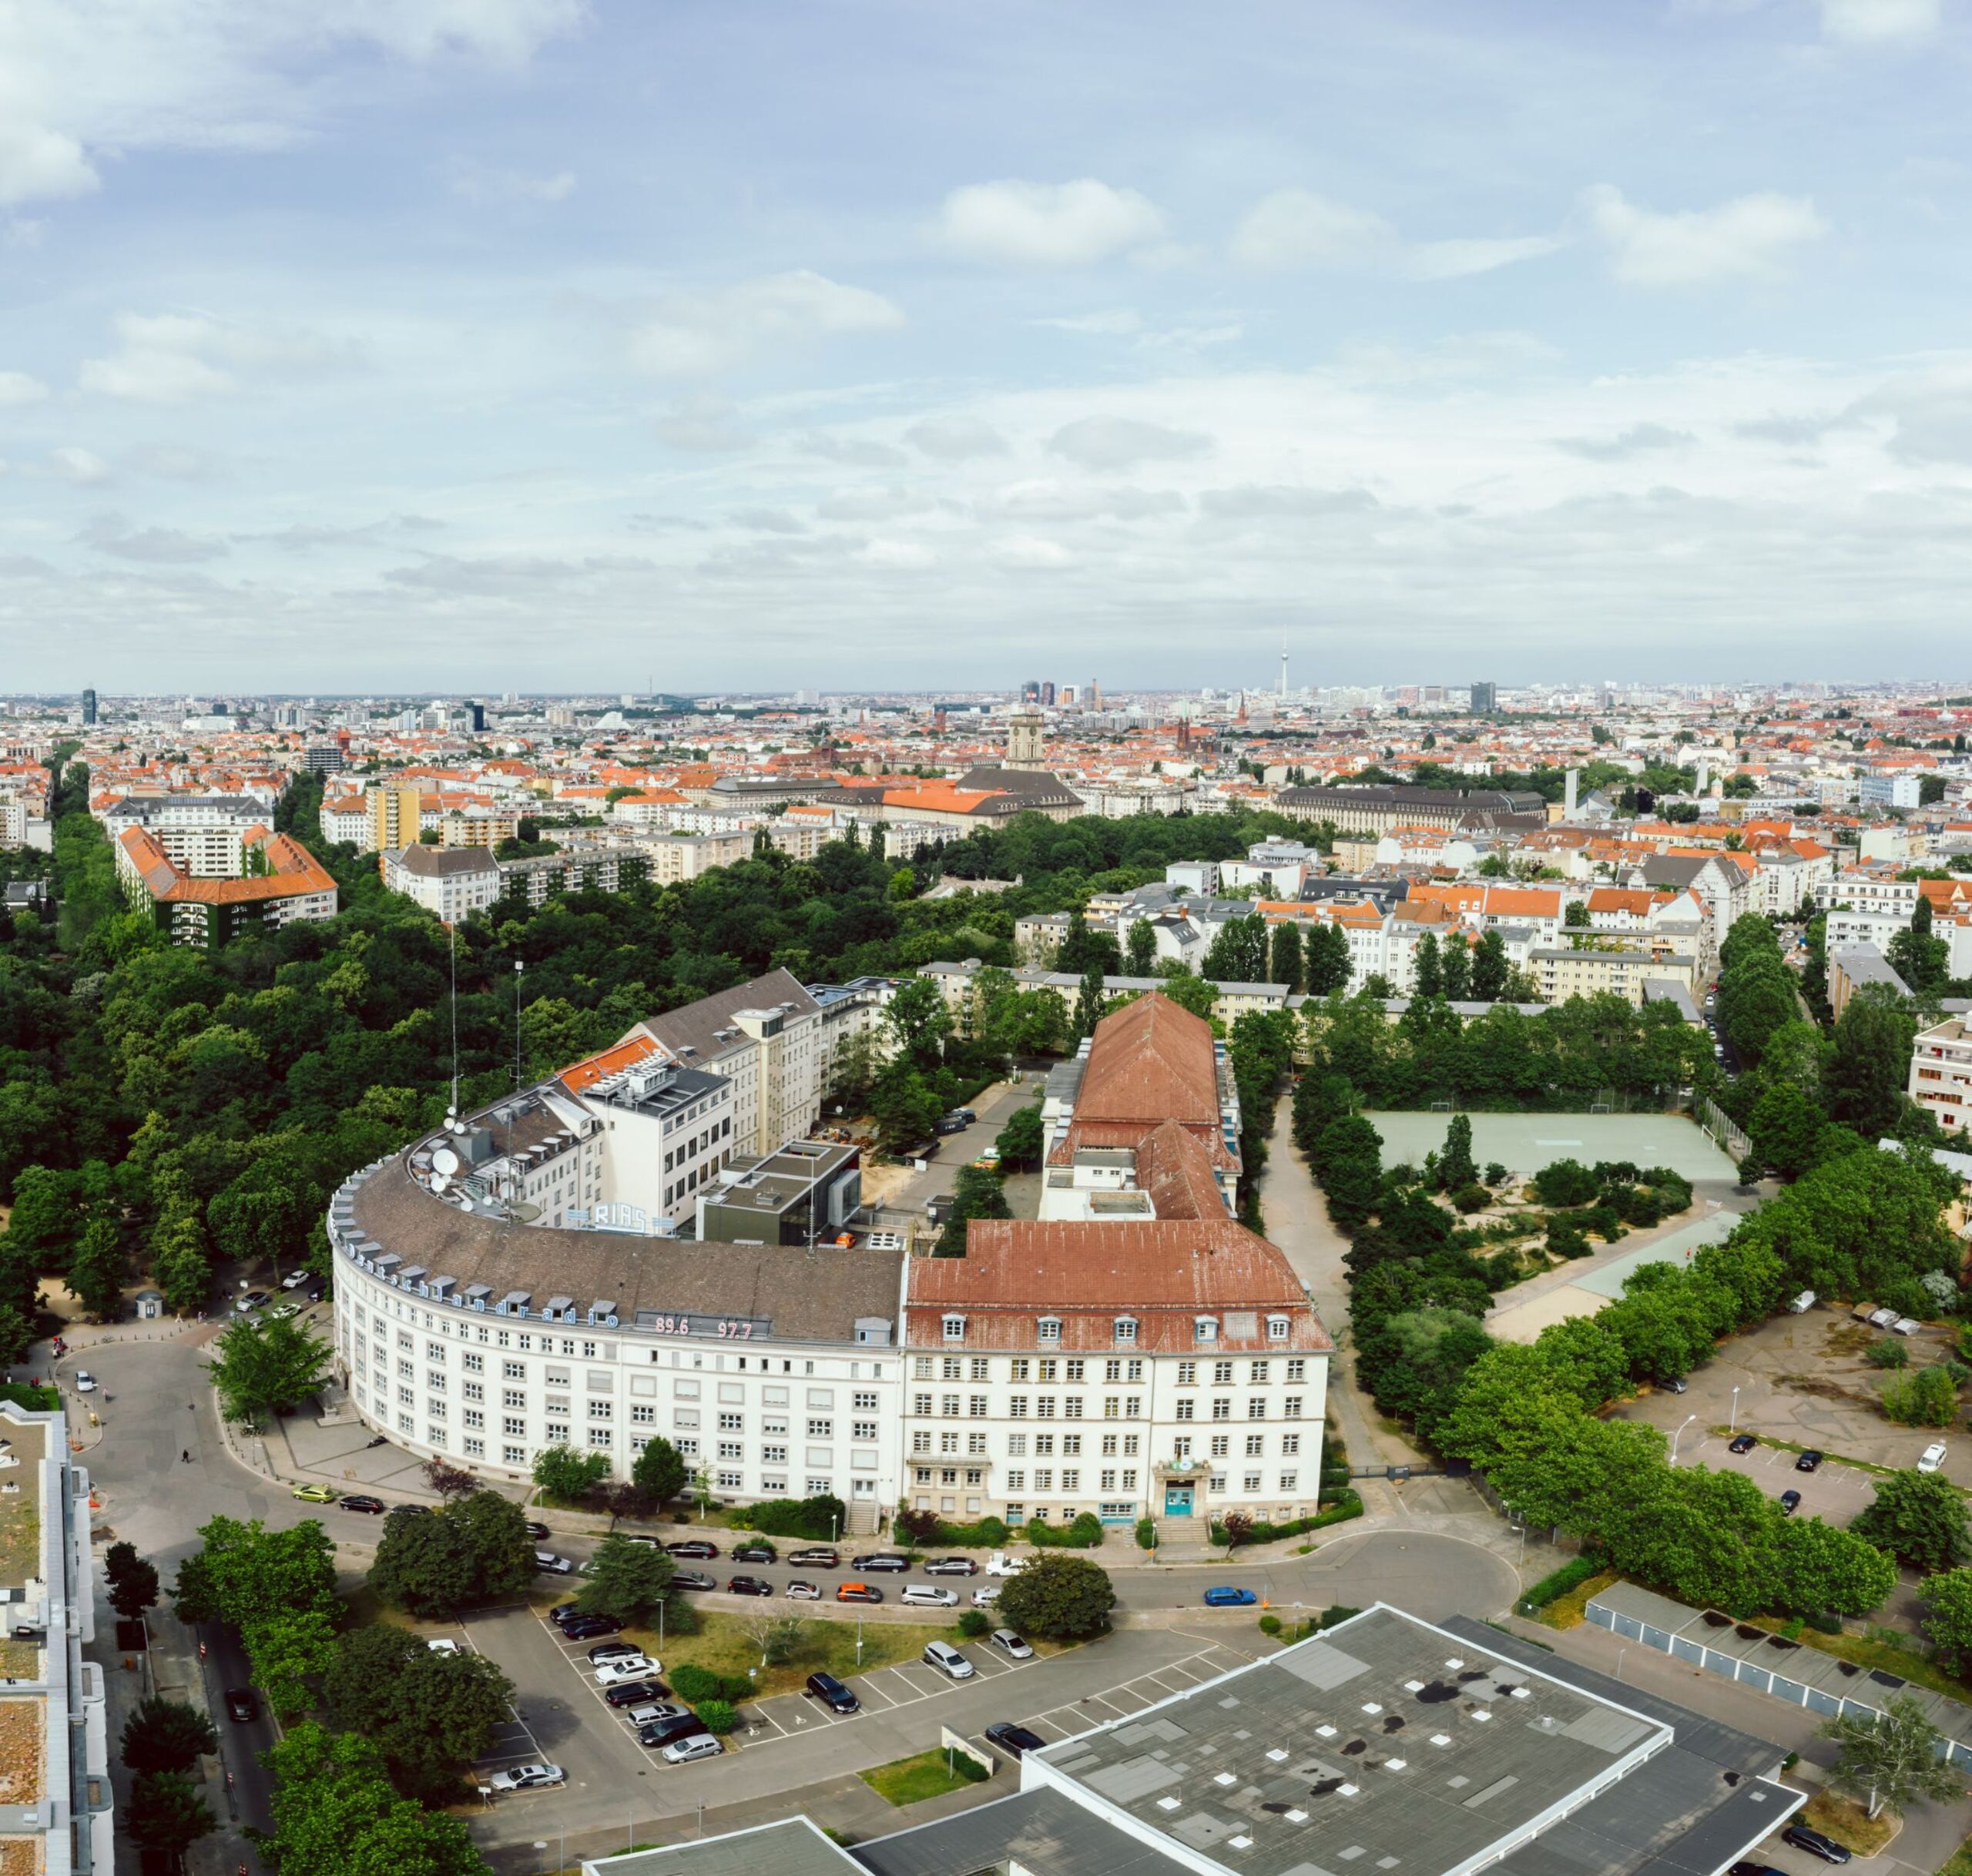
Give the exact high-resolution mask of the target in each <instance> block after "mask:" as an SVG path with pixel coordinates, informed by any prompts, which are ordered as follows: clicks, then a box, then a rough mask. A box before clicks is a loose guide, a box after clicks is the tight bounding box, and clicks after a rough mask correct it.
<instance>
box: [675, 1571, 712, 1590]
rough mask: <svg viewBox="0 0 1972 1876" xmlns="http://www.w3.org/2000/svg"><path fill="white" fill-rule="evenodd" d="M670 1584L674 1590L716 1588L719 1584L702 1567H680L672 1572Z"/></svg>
mask: <svg viewBox="0 0 1972 1876" xmlns="http://www.w3.org/2000/svg"><path fill="white" fill-rule="evenodd" d="M671 1586H672V1589H674V1590H716V1589H717V1588H718V1587H719V1584H718V1583H717V1581H716V1580H715V1579H714V1578H713V1577H710V1576H707V1575H706V1573H705V1572H704V1571H703V1570H702V1569H681V1570H674V1571H672V1575H671Z"/></svg>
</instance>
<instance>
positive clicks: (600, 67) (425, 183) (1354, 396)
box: [0, 0, 1972, 694]
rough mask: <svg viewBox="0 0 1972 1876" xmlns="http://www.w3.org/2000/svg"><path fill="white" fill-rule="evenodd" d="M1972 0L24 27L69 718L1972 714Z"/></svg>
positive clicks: (25, 544)
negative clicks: (370, 710) (1618, 692)
mask: <svg viewBox="0 0 1972 1876" xmlns="http://www.w3.org/2000/svg"><path fill="white" fill-rule="evenodd" d="M1969 55H1972V0H1595V4H1593V5H1583V4H1581V0H1538V3H1536V0H1488V3H1487V4H1484V5H1474V4H1473V0H1365V3H1363V4H1353V3H1343V0H1292V3H1288V0H1279V3H1275V0H1226V4H1222V5H1216V6H1213V7H1210V8H1201V7H1199V6H1198V5H1196V4H1188V5H1179V4H1175V3H1172V0H1084V3H1082V4H1078V5H1061V4H1060V0H1055V3H1054V4H1050V5H1037V4H1029V3H1028V0H993V4H991V5H984V4H981V3H980V0H973V4H971V5H956V4H948V3H947V0H800V4H782V3H775V4H768V3H766V0H0V459H3V460H4V467H0V691H6V692H15V691H32V690H72V689H75V688H79V687H81V686H82V685H85V684H89V685H94V686H96V688H99V689H101V690H102V691H103V692H106V694H114V693H118V692H137V691H151V690H158V689H174V690H184V691H186V692H201V693H210V692H220V693H223V692H228V691H233V692H260V691H285V692H310V691H317V692H338V693H340V692H394V691H400V690H418V689H430V690H432V691H434V692H440V691H442V692H454V693H458V692H475V693H494V694H498V693H499V692H505V691H508V690H519V691H529V690H540V689H550V690H558V691H579V690H585V689H591V688H601V689H605V690H612V691H614V690H623V691H635V692H642V691H643V690H645V689H646V688H649V686H651V685H652V684H653V683H655V684H656V686H657V687H658V688H660V689H668V690H682V691H696V692H706V691H717V690H732V691H772V690H776V689H785V688H791V687H793V686H797V685H799V686H803V687H810V688H819V689H823V690H831V689H842V688H860V687H865V686H867V687H882V688H923V689H936V688H974V687H989V686H1004V685H1011V684H1015V683H1018V682H1021V681H1022V680H1023V679H1026V678H1052V679H1054V680H1055V681H1056V682H1085V681H1086V680H1088V679H1089V678H1096V679H1098V680H1099V681H1100V682H1102V685H1104V687H1105V689H1106V690H1108V691H1110V692H1116V691H1118V690H1125V689H1129V688H1134V687H1139V686H1141V687H1156V688H1162V687H1177V686H1189V685H1217V686H1220V687H1226V686H1236V685H1263V686H1270V685H1272V683H1273V682H1274V680H1275V678H1276V675H1277V672H1278V667H1279V655H1280V652H1281V649H1282V647H1283V644H1285V645H1286V648H1287V650H1288V652H1289V654H1290V658H1291V661H1292V662H1291V667H1290V670H1291V677H1292V681H1293V682H1294V683H1295V684H1296V685H1300V684H1347V685H1353V684H1364V683H1386V684H1397V683H1434V682H1451V683H1462V682H1469V681H1470V680H1471V679H1472V678H1475V677H1481V676H1484V677H1491V678H1494V679H1495V680H1497V682H1501V683H1502V684H1508V685H1511V684H1521V683H1536V682H1600V681H1615V682H1652V681H1658V680H1662V681H1685V682H1706V681H1716V682H1739V683H1746V682H1763V681H1768V682H1779V681H1783V680H1789V679H1807V680H1816V679H1820V680H1831V681H1843V680H1850V681H1855V680H1870V679H1875V680H1903V679H1910V680H1921V679H1926V678H1931V677H1933V676H1937V677H1942V678H1947V679H1950V680H1956V679H1957V678H1963V677H1964V676H1966V675H1967V674H1968V672H1972V325H1969V324H1968V322H1972V238H1969V237H1972V109H1968V108H1967V97H1968V95H1972V86H1968V83H1967V79H1968V75H1972V74H1968V64H1969V63H1972V56H1969Z"/></svg>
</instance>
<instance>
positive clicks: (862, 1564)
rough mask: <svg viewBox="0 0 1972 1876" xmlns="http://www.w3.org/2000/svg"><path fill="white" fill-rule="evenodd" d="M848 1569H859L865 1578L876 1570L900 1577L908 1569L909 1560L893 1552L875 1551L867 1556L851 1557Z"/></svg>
mask: <svg viewBox="0 0 1972 1876" xmlns="http://www.w3.org/2000/svg"><path fill="white" fill-rule="evenodd" d="M849 1567H850V1569H860V1571H862V1573H864V1576H869V1575H870V1574H871V1573H873V1572H874V1571H878V1570H887V1571H889V1572H890V1573H891V1574H892V1575H893V1576H902V1575H903V1573H904V1572H905V1571H906V1570H907V1569H910V1567H911V1559H910V1558H908V1557H906V1556H898V1555H897V1553H896V1552H895V1551H894V1550H877V1551H873V1552H872V1553H870V1555H869V1556H864V1557H851V1558H850V1559H849Z"/></svg>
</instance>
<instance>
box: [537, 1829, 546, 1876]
mask: <svg viewBox="0 0 1972 1876" xmlns="http://www.w3.org/2000/svg"><path fill="white" fill-rule="evenodd" d="M534 1855H535V1861H536V1862H538V1864H540V1865H541V1868H542V1871H543V1873H544V1876H545V1872H546V1871H547V1868H548V1846H547V1844H545V1842H543V1841H542V1840H541V1839H539V1838H538V1837H537V1838H536V1839H535V1845H534Z"/></svg>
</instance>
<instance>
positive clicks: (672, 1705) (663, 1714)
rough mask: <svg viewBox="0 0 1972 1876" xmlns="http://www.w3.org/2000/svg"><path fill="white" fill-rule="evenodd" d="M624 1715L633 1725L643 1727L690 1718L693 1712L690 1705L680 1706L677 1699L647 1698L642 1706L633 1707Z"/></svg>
mask: <svg viewBox="0 0 1972 1876" xmlns="http://www.w3.org/2000/svg"><path fill="white" fill-rule="evenodd" d="M624 1717H625V1718H626V1719H627V1720H629V1723H630V1724H631V1725H632V1726H633V1727H639V1728H642V1727H647V1726H656V1725H658V1724H660V1723H661V1722H662V1721H663V1720H689V1719H690V1718H692V1717H693V1714H692V1710H691V1708H690V1707H680V1706H679V1704H678V1703H677V1702H676V1701H675V1700H646V1701H645V1702H644V1703H643V1704H642V1706H641V1707H632V1708H631V1709H630V1710H629V1713H628V1714H625V1716H624Z"/></svg>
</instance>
